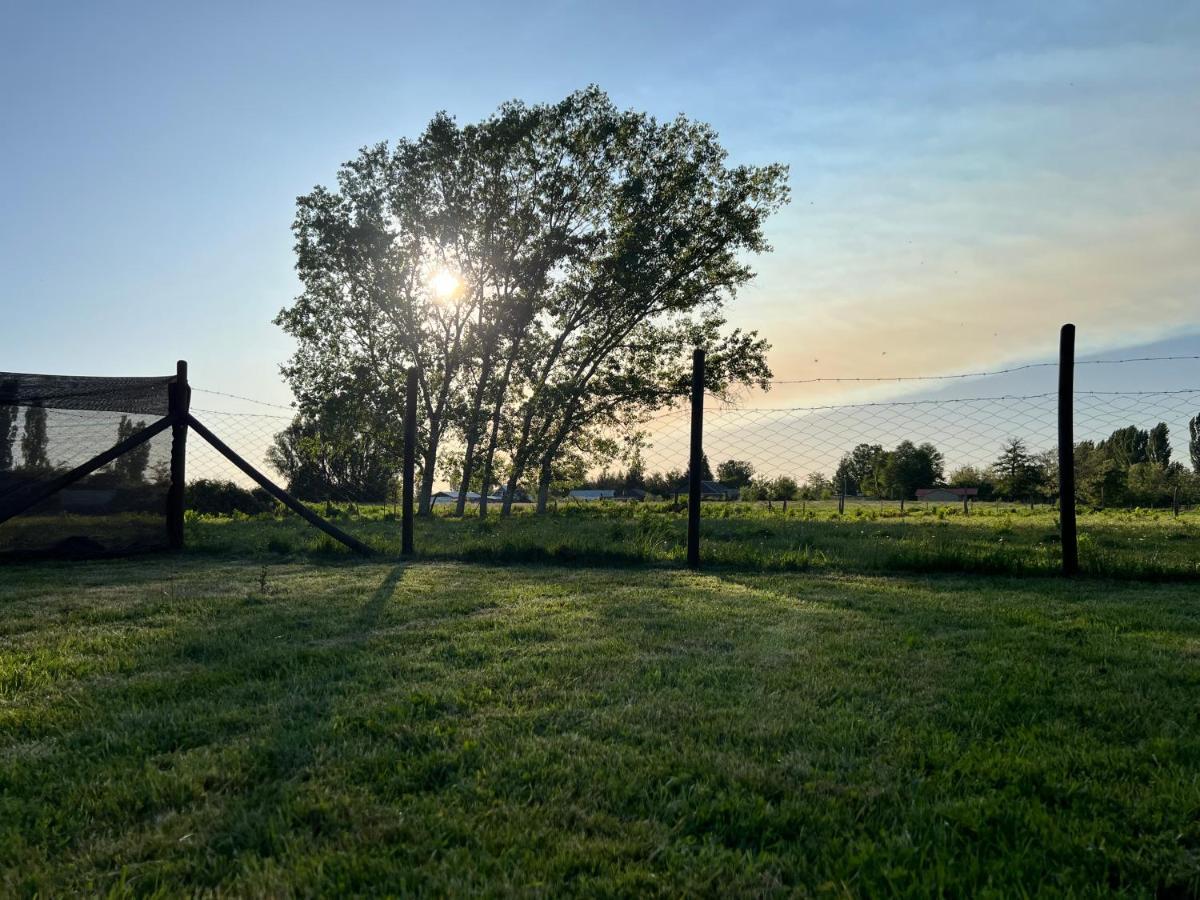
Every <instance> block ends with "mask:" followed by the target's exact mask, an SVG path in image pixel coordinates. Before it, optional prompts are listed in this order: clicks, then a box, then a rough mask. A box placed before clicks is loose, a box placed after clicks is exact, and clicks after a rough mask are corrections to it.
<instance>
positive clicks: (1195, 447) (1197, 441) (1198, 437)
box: [1188, 414, 1200, 475]
mask: <svg viewBox="0 0 1200 900" xmlns="http://www.w3.org/2000/svg"><path fill="white" fill-rule="evenodd" d="M1188 456H1190V457H1191V459H1192V470H1193V471H1194V472H1195V473H1196V474H1197V475H1200V414H1197V415H1195V416H1192V418H1191V419H1190V420H1189V421H1188Z"/></svg>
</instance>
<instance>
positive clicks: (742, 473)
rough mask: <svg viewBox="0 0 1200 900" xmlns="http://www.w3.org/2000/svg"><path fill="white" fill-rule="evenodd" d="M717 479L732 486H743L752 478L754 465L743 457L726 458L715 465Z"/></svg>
mask: <svg viewBox="0 0 1200 900" xmlns="http://www.w3.org/2000/svg"><path fill="white" fill-rule="evenodd" d="M717 480H718V481H719V482H721V484H725V485H728V486H729V487H734V488H743V487H745V486H746V485H748V484H749V483H750V482H751V481H753V480H754V466H752V465H751V464H750V463H749V462H747V461H746V460H744V459H727V460H725V462H723V463H720V464H719V465H718V466H717Z"/></svg>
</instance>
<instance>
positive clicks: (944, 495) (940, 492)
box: [917, 487, 979, 503]
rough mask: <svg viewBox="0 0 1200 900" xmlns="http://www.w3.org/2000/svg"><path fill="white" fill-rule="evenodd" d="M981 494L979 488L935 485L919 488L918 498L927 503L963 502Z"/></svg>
mask: <svg viewBox="0 0 1200 900" xmlns="http://www.w3.org/2000/svg"><path fill="white" fill-rule="evenodd" d="M978 496H979V488H973V487H934V488H917V499H918V500H921V501H923V502H925V503H961V502H963V501H964V500H967V499H971V500H973V499H975V498H976V497H978Z"/></svg>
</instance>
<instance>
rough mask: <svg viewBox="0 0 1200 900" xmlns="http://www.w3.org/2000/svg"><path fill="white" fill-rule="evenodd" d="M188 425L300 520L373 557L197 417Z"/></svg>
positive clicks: (362, 546)
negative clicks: (231, 446) (241, 454)
mask: <svg viewBox="0 0 1200 900" xmlns="http://www.w3.org/2000/svg"><path fill="white" fill-rule="evenodd" d="M164 421H166V422H167V423H168V424H169V423H170V419H169V418H168V419H165V420H164ZM187 424H188V425H189V426H191V428H192V430H193V431H195V432H196V434H198V435H200V437H202V438H204V439H205V440H206V441H208V442H209V443H210V444H212V446H213V448H214V449H215V450H216V451H217V452H218V453H220V454H221V455H222V456H224V457H225V458H226V459H227V460H229V461H230V462H231V463H233V464H234V465H235V466H237V467H238V468H239V469H241V470H242V471H243V472H244V473H245V474H246V475H248V476H249V477H250V478H252V479H253V480H254V482H255V483H256V484H258V486H259V487H261V488H262V489H263V490H264V491H266V492H267V493H268V494H270V495H271V496H272V497H274V498H275V499H276V500H278V501H279V502H280V503H282V504H283V505H284V506H286V507H287V508H288V509H290V510H291V511H292V512H294V513H295V514H296V515H298V516H299V517H300V518H302V519H304V520H305V521H306V522H308V524H310V525H312V526H313V527H314V528H319V529H320V530H321V531H323V532H325V533H326V534H327V535H329V536H330V537H331V538H333V539H334V540H335V541H339V542H341V543H343V544H345V545H346V546H347V547H349V548H350V549H351V550H353V551H354V552H355V553H360V554H362V555H363V556H370V555H371V554H372V551H371V548H370V547H368V546H367V545H366V544H364V543H363V542H362V541H360V540H359V539H358V538H356V537H352V536H351V535H349V534H346V532H344V531H342V529H340V528H338V527H337V526H336V525H333V524H331V523H329V522H327V521H325V520H324V519H322V518H321V517H320V516H318V515H317V514H316V513H315V512H313V511H312V510H311V509H309V508H308V507H307V506H305V505H304V504H303V503H301V502H300V501H299V500H297V499H296V498H295V497H293V496H292V495H291V494H289V493H288V492H287V491H285V490H284V489H283V488H281V487H279V485H277V484H275V482H273V481H271V479H269V478H268V477H267V476H266V475H264V474H263V473H262V472H260V471H258V469H256V468H254V466H252V465H250V463H248V462H246V460H244V459H242V457H241V456H239V455H238V454H237V453H236V452H234V451H233V450H232V449H231V448H230V447H229V446H228V445H227V444H226V443H225V442H224V441H223V440H221V439H220V438H219V437H217V436H216V435H215V434H213V433H212V432H211V431H209V430H208V429H207V428H205V427H204V425H202V424H201V423H200V422H198V421H197V420H196V417H195V416H193V415H192V414H191V413H188V414H187Z"/></svg>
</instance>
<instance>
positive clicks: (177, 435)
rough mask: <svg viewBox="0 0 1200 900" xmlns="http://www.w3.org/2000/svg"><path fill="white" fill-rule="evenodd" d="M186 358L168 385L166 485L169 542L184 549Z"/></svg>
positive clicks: (189, 392)
mask: <svg viewBox="0 0 1200 900" xmlns="http://www.w3.org/2000/svg"><path fill="white" fill-rule="evenodd" d="M187 372H188V364H187V360H185V359H181V360H179V361H178V362H177V363H175V381H174V382H173V383H171V384H170V385H168V386H167V414H168V415H169V416H170V417H171V421H172V424H171V483H170V485H169V486H168V488H167V544H168V546H169V547H170V548H171V549H172V550H182V549H183V506H184V493H185V491H186V490H187V433H188V418H187V417H188V409H189V407H190V406H191V403H192V389H191V387H190V386H189V385H188V374H187Z"/></svg>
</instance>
